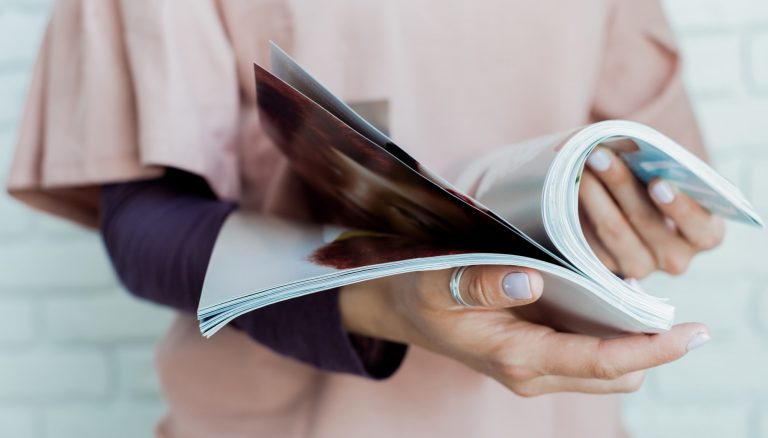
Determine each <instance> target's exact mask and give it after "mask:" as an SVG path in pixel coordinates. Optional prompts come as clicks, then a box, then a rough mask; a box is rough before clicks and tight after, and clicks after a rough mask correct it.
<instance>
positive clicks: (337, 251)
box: [198, 44, 763, 336]
mask: <svg viewBox="0 0 768 438" xmlns="http://www.w3.org/2000/svg"><path fill="white" fill-rule="evenodd" d="M270 61H271V69H272V70H271V72H270V71H267V70H265V69H264V68H262V67H260V66H258V65H255V66H254V68H255V73H256V84H257V97H258V107H259V112H260V118H261V122H262V125H263V127H264V129H265V130H266V132H267V134H268V135H269V136H270V138H271V139H272V141H273V142H274V144H275V145H276V146H277V147H278V148H279V149H280V150H281V151H282V153H283V154H284V155H285V157H287V159H288V161H289V162H290V164H291V166H292V168H293V170H294V171H295V172H296V173H297V174H298V175H299V176H300V177H301V178H302V179H303V180H304V182H305V183H306V185H307V186H308V187H311V188H312V189H313V190H314V192H315V194H316V196H317V198H318V199H319V200H321V201H322V203H323V205H324V211H326V212H329V214H328V217H327V218H324V222H326V223H327V224H328V225H317V224H304V223H302V224H299V223H290V222H287V221H285V220H282V219H279V218H275V217H267V216H262V215H256V214H243V213H237V214H234V215H232V216H231V217H230V218H229V219H227V221H226V222H225V224H224V226H223V228H222V230H221V232H220V234H219V237H218V239H217V242H216V245H215V247H214V250H213V253H212V256H211V260H210V263H209V266H208V271H207V273H206V278H205V282H204V286H203V291H202V296H201V299H200V305H199V309H198V318H199V320H200V329H201V331H202V333H203V334H204V335H205V336H211V335H213V334H214V333H216V331H218V330H219V329H221V328H222V327H223V326H224V325H226V324H227V323H228V322H230V321H232V320H233V319H234V318H236V317H238V316H240V315H242V314H243V313H246V312H249V311H252V310H255V309H259V308H262V307H264V306H268V305H271V304H274V303H277V302H280V301H284V300H288V299H291V298H296V297H300V296H303V295H307V294H312V293H316V292H321V291H325V290H329V289H333V288H337V287H341V286H344V285H347V284H351V283H355V282H360V281H366V280H371V279H374V278H379V277H383V276H389V275H397V274H402V273H406V272H413V271H424V270H433V269H446V268H452V267H458V266H469V265H516V266H524V267H530V268H534V269H537V270H539V271H540V272H541V273H542V275H543V277H544V284H545V285H546V288H545V293H544V294H543V296H542V298H541V299H540V300H539V302H537V303H536V304H534V306H538V307H541V308H542V310H543V311H544V312H545V313H546V314H548V315H549V316H550V317H549V318H548V321H550V325H553V326H554V327H555V328H558V329H562V330H568V331H574V332H580V333H589V334H601V335H610V334H616V333H623V332H659V331H663V330H667V329H669V327H670V326H671V325H672V323H673V320H674V308H673V307H672V306H671V305H670V304H668V303H666V302H665V300H663V299H661V298H658V297H655V296H652V295H650V294H647V293H645V292H643V291H641V290H639V289H637V288H635V287H633V286H631V285H630V284H628V283H626V282H624V281H623V280H622V279H621V278H619V277H618V276H617V275H615V274H614V273H612V272H611V271H609V270H608V269H607V268H606V267H605V266H604V265H603V264H602V263H601V262H600V261H599V260H598V258H597V256H596V255H595V254H594V253H593V252H592V250H591V249H590V247H589V245H588V244H587V241H586V239H585V237H584V235H583V233H582V230H581V225H580V223H579V214H578V188H579V179H580V176H581V172H582V170H583V168H584V164H585V161H586V159H587V157H588V155H589V154H590V152H591V151H592V150H593V149H594V148H595V147H596V146H598V145H602V146H604V147H607V148H610V149H612V150H613V151H614V152H616V153H617V154H618V156H620V157H621V158H622V159H623V160H624V161H625V162H626V163H627V165H628V166H629V167H630V168H631V169H632V171H633V172H634V174H635V175H636V177H637V178H638V179H639V180H640V181H642V182H644V183H646V184H647V183H648V182H650V181H651V180H652V179H654V178H663V179H665V180H667V181H670V182H672V183H673V184H675V185H676V186H677V187H678V188H679V189H680V190H681V191H683V192H684V193H686V194H687V195H689V196H691V197H692V198H693V199H695V200H696V201H697V202H698V203H700V204H701V205H702V206H704V207H706V208H707V209H709V210H710V211H711V212H713V213H714V214H718V215H720V216H722V217H724V218H727V219H732V220H736V221H740V222H744V223H747V224H752V225H757V226H763V223H762V221H761V219H760V218H759V217H758V216H757V214H756V213H755V212H754V211H753V209H752V207H751V206H750V204H749V202H748V201H747V200H746V199H745V198H744V197H743V196H742V195H741V194H740V193H739V191H738V190H737V189H736V188H735V187H734V186H733V185H731V184H730V183H729V182H728V181H726V180H725V179H724V178H723V177H721V176H720V175H718V174H717V173H716V172H715V171H714V170H712V169H711V168H710V167H709V166H708V165H706V164H705V163H704V162H702V161H701V160H699V159H698V158H696V157H695V156H694V155H692V154H691V153H689V152H688V151H687V150H685V149H684V148H682V147H681V146H680V145H678V144H676V143H675V142H674V141H672V140H670V139H669V138H667V137H665V136H664V135H662V134H660V133H659V132H657V131H654V130H653V129H651V128H649V127H647V126H644V125H641V124H638V123H632V122H627V121H606V122H601V123H597V124H593V125H590V126H587V127H584V128H582V129H578V130H574V131H572V132H567V133H562V134H558V135H553V136H550V137H547V138H542V139H537V140H531V141H529V142H526V143H524V144H519V145H515V146H512V147H509V148H501V149H498V150H496V151H494V152H493V153H492V154H491V155H488V156H485V157H482V158H480V159H478V160H477V161H476V162H474V163H471V164H470V165H468V166H467V167H466V169H465V171H464V173H463V174H462V175H461V176H460V177H459V178H458V180H457V182H456V183H455V184H451V183H449V182H447V181H445V180H444V179H443V178H441V177H440V176H438V175H436V174H435V173H433V172H431V171H430V170H429V169H428V168H426V167H425V166H424V165H423V164H421V163H419V162H417V161H416V160H415V159H414V158H412V157H411V156H410V155H409V154H408V153H407V152H406V150H404V149H402V148H400V147H399V146H397V145H396V144H395V143H394V142H393V141H392V140H391V139H390V138H389V137H387V135H386V134H385V133H384V132H382V131H381V130H379V129H377V128H376V127H375V126H374V125H372V124H371V123H369V122H368V121H366V120H365V119H364V118H362V117H361V116H360V115H358V114H357V113H356V112H355V111H354V110H353V109H352V108H351V107H350V106H348V105H346V104H345V103H344V102H342V101H341V100H340V99H338V98H337V97H336V96H334V95H333V94H332V93H331V92H330V91H328V90H327V89H326V88H324V87H323V86H322V85H321V84H320V83H319V82H317V81H316V80H315V79H314V78H313V77H312V76H311V75H310V74H309V73H307V72H306V71H304V70H303V69H302V68H301V67H300V66H299V65H298V64H297V63H296V62H295V61H294V60H293V59H291V58H290V57H289V56H288V55H287V54H286V53H285V52H283V51H282V50H281V49H279V48H278V47H277V46H276V45H274V44H273V45H272V46H271V60H270ZM244 272H251V273H252V275H243V274H242V273H244ZM447 287H448V285H446V293H448V292H447Z"/></svg>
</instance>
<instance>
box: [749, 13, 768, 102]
mask: <svg viewBox="0 0 768 438" xmlns="http://www.w3.org/2000/svg"><path fill="white" fill-rule="evenodd" d="M766 3H768V2H766ZM766 27H767V28H768V26H766ZM749 57H750V65H751V66H752V71H751V77H752V81H753V82H754V84H755V87H756V88H757V89H758V90H759V91H762V92H768V31H765V32H760V33H757V34H755V35H753V36H752V38H751V39H750V44H749Z"/></svg>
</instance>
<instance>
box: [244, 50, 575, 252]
mask: <svg viewBox="0 0 768 438" xmlns="http://www.w3.org/2000/svg"><path fill="white" fill-rule="evenodd" d="M254 70H255V74H256V84H257V98H258V106H259V115H260V119H261V123H262V126H263V127H264V129H265V130H266V132H267V133H268V134H269V136H270V137H271V138H272V140H273V141H274V143H275V145H276V146H277V147H278V148H279V149H280V150H281V151H282V153H283V154H284V155H285V156H286V157H287V158H288V160H289V162H290V164H291V166H292V168H293V170H294V171H295V172H296V173H297V174H298V175H299V176H301V178H302V179H303V180H304V181H305V183H307V185H308V186H309V187H310V188H311V189H313V190H314V191H316V192H317V193H318V194H319V195H321V196H319V198H320V199H322V200H323V202H324V205H323V208H322V212H319V214H323V215H326V216H324V217H322V219H323V220H324V221H325V222H330V223H335V224H339V225H342V226H345V227H348V228H354V229H361V230H367V231H373V232H382V233H389V234H397V235H400V236H403V237H407V238H410V239H412V240H414V241H420V242H439V243H442V244H445V243H446V242H448V243H449V244H450V245H451V246H452V247H454V248H456V249H462V250H469V251H483V252H500V253H513V254H517V255H521V256H526V257H531V258H535V259H539V260H543V261H547V262H551V263H554V264H559V265H566V263H565V262H563V261H562V260H558V259H557V258H556V256H554V255H553V254H551V253H549V252H548V251H547V250H545V249H544V248H543V247H541V246H540V245H536V244H533V243H531V241H530V240H529V239H526V238H525V237H523V236H522V235H521V234H520V233H519V232H517V231H516V230H514V229H513V228H511V227H510V226H509V225H507V224H505V223H504V222H502V221H500V220H499V219H497V218H495V217H493V216H492V215H489V214H488V213H487V212H485V211H483V210H482V209H480V208H478V207H477V206H476V205H474V204H473V202H472V201H471V199H470V198H469V197H468V196H466V195H465V194H463V193H460V192H457V191H452V190H449V189H446V188H444V187H441V186H440V185H438V184H436V183H435V182H433V181H431V180H430V179H428V178H426V177H424V176H423V175H421V174H420V173H419V172H417V171H415V170H414V168H418V167H419V166H420V165H419V163H417V162H415V160H413V159H412V158H410V157H409V156H401V157H400V158H398V157H395V156H394V155H392V154H391V153H390V152H388V151H387V150H385V149H383V148H382V147H380V146H378V145H377V144H376V143H374V142H373V141H371V140H370V139H368V138H367V137H366V136H364V135H362V134H360V133H359V132H358V131H356V130H355V129H353V128H352V127H350V126H349V125H348V124H347V123H345V122H343V121H342V120H340V119H339V118H338V117H336V116H334V115H333V114H332V113H331V112H329V111H328V110H326V109H325V108H323V107H322V106H320V105H319V104H317V103H316V102H314V101H313V100H311V99H309V98H308V97H307V96H305V95H304V94H302V93H301V92H300V91H298V90H297V89H295V88H293V87H292V86H290V85H288V84H287V83H285V82H284V81H283V80H281V79H279V78H277V77H276V76H275V75H273V74H272V73H270V72H268V71H267V70H265V69H263V68H262V67H260V66H258V65H255V66H254ZM349 111H351V110H349ZM403 160H408V161H409V162H410V163H409V165H406V164H405V163H404V162H403Z"/></svg>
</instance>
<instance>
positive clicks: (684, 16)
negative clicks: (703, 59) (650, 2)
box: [664, 0, 768, 29]
mask: <svg viewBox="0 0 768 438" xmlns="http://www.w3.org/2000/svg"><path fill="white" fill-rule="evenodd" d="M664 6H665V9H666V11H667V15H668V17H669V19H670V21H671V22H672V23H673V25H674V26H675V27H677V28H679V29H688V28H696V29H712V28H715V29H718V28H738V27H741V26H748V25H751V24H759V23H765V22H768V6H767V5H766V2H765V0H665V1H664Z"/></svg>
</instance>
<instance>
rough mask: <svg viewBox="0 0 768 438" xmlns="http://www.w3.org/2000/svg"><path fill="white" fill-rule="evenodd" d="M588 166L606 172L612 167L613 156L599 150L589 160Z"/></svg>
mask: <svg viewBox="0 0 768 438" xmlns="http://www.w3.org/2000/svg"><path fill="white" fill-rule="evenodd" d="M587 165H588V166H589V167H590V168H591V169H592V170H596V171H598V172H605V171H606V170H608V168H609V167H611V156H610V155H608V153H607V152H605V151H604V150H602V149H597V150H595V151H594V152H592V154H591V155H590V156H589V158H587Z"/></svg>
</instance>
